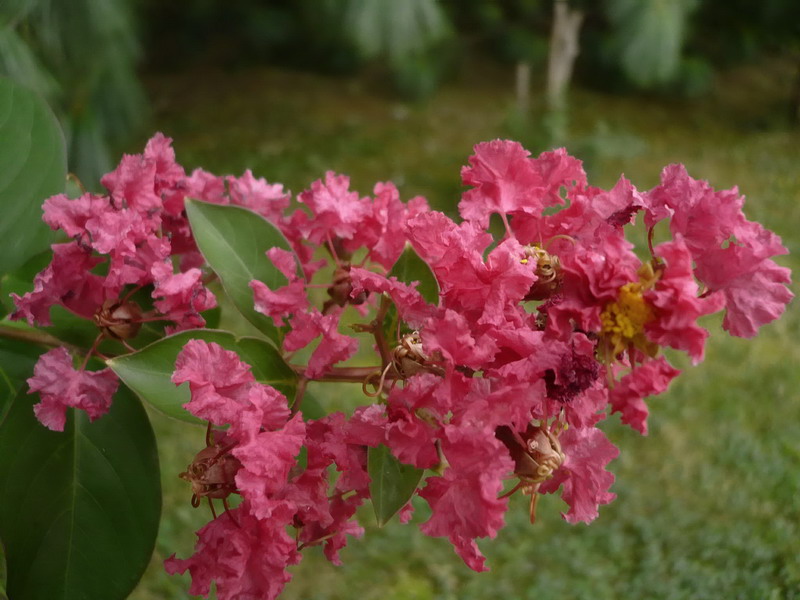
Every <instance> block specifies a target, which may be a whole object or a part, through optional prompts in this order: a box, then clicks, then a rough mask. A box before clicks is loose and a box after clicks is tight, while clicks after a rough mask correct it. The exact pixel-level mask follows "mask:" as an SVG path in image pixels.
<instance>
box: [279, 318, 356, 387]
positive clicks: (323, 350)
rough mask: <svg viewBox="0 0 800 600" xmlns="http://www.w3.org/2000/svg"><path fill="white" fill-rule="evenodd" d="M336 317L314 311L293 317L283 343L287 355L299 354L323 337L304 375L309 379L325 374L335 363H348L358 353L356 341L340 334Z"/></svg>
mask: <svg viewBox="0 0 800 600" xmlns="http://www.w3.org/2000/svg"><path fill="white" fill-rule="evenodd" d="M339 316H340V315H339V314H338V313H331V314H327V315H323V314H322V313H320V312H319V311H318V310H316V309H314V310H312V312H310V313H298V314H295V315H294V316H293V317H292V320H291V327H292V330H291V331H290V332H289V334H288V335H287V336H286V338H284V341H283V347H284V350H286V351H287V352H293V351H295V350H299V349H300V348H303V347H305V346H307V345H308V344H309V343H310V342H311V340H313V339H314V338H316V337H318V336H320V335H321V336H322V339H321V340H320V342H319V345H318V346H317V347H316V348H315V349H314V352H313V353H312V354H311V358H310V359H309V361H308V367H307V369H306V374H307V375H308V377H309V378H311V379H314V378H315V377H320V376H321V375H323V374H325V373H326V372H327V371H328V369H330V368H331V366H333V365H334V364H335V363H337V362H341V361H343V360H347V359H348V358H350V357H351V356H353V354H355V352H356V350H358V340H356V339H355V338H351V337H349V336H346V335H343V334H341V333H339V331H338V327H339Z"/></svg>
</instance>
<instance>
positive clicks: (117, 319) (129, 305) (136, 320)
mask: <svg viewBox="0 0 800 600" xmlns="http://www.w3.org/2000/svg"><path fill="white" fill-rule="evenodd" d="M141 320H142V309H140V308H139V305H138V304H136V303H135V302H133V301H132V300H126V301H124V302H121V301H120V300H117V299H109V300H106V301H105V302H103V306H101V307H100V308H98V309H97V311H96V312H95V313H94V323H95V325H97V326H98V327H99V328H100V330H101V331H102V332H103V333H104V334H105V335H106V336H108V337H110V338H114V339H115V340H129V339H131V338H133V337H136V335H137V334H138V333H139V329H141V327H142V322H141Z"/></svg>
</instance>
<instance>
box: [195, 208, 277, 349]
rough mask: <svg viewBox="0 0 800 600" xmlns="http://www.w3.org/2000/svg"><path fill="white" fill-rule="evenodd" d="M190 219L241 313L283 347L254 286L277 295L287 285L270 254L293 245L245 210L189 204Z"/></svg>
mask: <svg viewBox="0 0 800 600" xmlns="http://www.w3.org/2000/svg"><path fill="white" fill-rule="evenodd" d="M186 214H187V215H188V217H189V223H190V225H191V227H192V234H193V235H194V239H195V241H196V242H197V246H198V248H200V252H202V254H203V257H205V259H206V261H207V262H208V264H209V265H211V268H212V269H214V271H215V272H216V273H217V275H219V278H220V280H221V281H222V286H223V287H224V288H225V292H226V293H227V294H228V296H230V298H231V300H233V303H234V304H235V305H236V308H237V309H238V310H239V312H241V313H242V314H243V315H244V316H245V317H247V320H248V321H250V322H251V323H252V324H253V325H255V326H256V327H257V328H258V329H259V330H260V331H261V332H262V333H264V334H265V335H266V336H267V337H269V338H270V339H271V340H272V341H273V342H275V343H276V344H280V337H281V336H280V332H279V331H278V329H277V328H276V327H275V324H274V323H273V321H272V319H271V318H270V317H267V316H266V315H262V314H261V313H259V312H257V311H256V309H255V308H254V301H253V290H252V289H250V282H251V281H252V280H254V279H257V280H259V281H262V282H263V283H264V284H265V285H267V286H268V287H269V288H270V289H272V290H274V289H277V288H279V287H281V286H284V285H286V284H287V283H288V282H287V280H286V277H284V276H283V274H282V273H281V272H280V271H279V270H278V269H277V268H276V267H275V265H273V264H272V261H271V260H269V259H268V258H267V256H266V254H265V252H266V251H267V250H269V249H270V248H276V247H277V248H283V249H284V250H289V251H291V246H290V245H289V242H288V241H287V240H286V238H285V237H283V234H282V233H281V232H280V230H279V229H278V228H277V227H275V226H274V225H273V224H272V223H270V222H269V221H267V220H266V219H264V218H263V217H261V216H260V215H257V214H256V213H254V212H252V211H250V210H248V209H246V208H242V207H240V206H230V205H220V204H208V203H206V202H198V201H197V200H187V201H186Z"/></svg>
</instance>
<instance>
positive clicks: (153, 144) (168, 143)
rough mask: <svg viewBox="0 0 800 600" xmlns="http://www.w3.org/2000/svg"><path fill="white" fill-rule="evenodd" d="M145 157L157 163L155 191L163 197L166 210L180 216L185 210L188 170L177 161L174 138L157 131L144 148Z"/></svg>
mask: <svg viewBox="0 0 800 600" xmlns="http://www.w3.org/2000/svg"><path fill="white" fill-rule="evenodd" d="M144 158H145V159H146V160H149V161H151V162H153V163H154V164H155V167H156V172H155V193H156V194H157V195H158V196H160V197H161V200H162V203H163V208H164V210H165V211H166V212H167V213H168V214H170V215H172V216H178V215H180V214H181V211H183V208H184V206H183V198H184V194H183V185H182V184H183V179H184V178H185V176H186V172H185V171H184V170H183V167H182V166H180V165H179V164H178V163H177V162H175V150H173V149H172V139H171V138H168V137H166V136H165V135H164V134H162V133H160V132H159V133H156V134H155V135H154V136H153V137H152V138H150V140H148V142H147V145H146V146H145V148H144Z"/></svg>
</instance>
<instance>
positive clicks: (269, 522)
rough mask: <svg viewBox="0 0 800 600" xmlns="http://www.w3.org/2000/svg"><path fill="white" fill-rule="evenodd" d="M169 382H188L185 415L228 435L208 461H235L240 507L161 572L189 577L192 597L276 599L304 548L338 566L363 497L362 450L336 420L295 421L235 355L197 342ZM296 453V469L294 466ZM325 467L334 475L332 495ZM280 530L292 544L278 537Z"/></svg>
mask: <svg viewBox="0 0 800 600" xmlns="http://www.w3.org/2000/svg"><path fill="white" fill-rule="evenodd" d="M172 379H173V381H174V382H175V383H176V384H180V383H183V382H187V381H188V382H189V387H190V390H191V393H192V399H191V401H190V402H189V403H188V404H186V409H187V410H188V411H189V412H191V413H192V414H194V415H195V416H197V417H200V418H201V419H205V420H207V421H208V422H209V423H210V424H212V425H215V426H220V427H221V426H228V428H227V429H226V430H225V432H224V434H221V435H220V437H221V439H220V440H219V441H218V442H217V444H218V446H219V447H220V450H219V456H218V457H217V460H219V459H220V458H222V457H223V456H225V455H227V454H228V453H229V454H230V455H231V456H233V457H234V458H235V459H236V460H238V465H237V466H238V470H237V471H236V472H235V476H234V482H235V485H236V487H237V490H238V493H239V494H241V496H242V497H243V501H242V502H241V504H239V506H237V507H236V508H234V509H230V510H228V511H227V512H226V514H223V515H220V516H219V517H217V518H216V519H214V520H213V521H211V522H210V523H209V524H208V525H206V526H205V527H204V528H203V529H201V530H200V531H199V532H198V538H199V540H198V546H197V552H196V553H195V555H194V556H193V557H191V558H189V559H187V560H180V559H176V558H174V557H172V558H170V559H168V560H167V562H166V568H167V571H168V572H170V573H176V572H184V571H185V570H187V569H188V570H189V571H190V573H191V574H192V587H191V589H190V593H192V594H201V595H207V594H208V592H209V589H210V584H211V581H212V580H214V581H216V585H217V597H218V598H220V600H227V599H233V598H274V597H275V596H277V595H278V593H280V591H281V589H283V586H284V584H285V583H286V582H287V581H288V580H289V578H290V575H289V574H288V573H287V572H286V570H285V569H286V567H287V566H288V565H291V564H296V563H297V562H299V560H300V554H299V552H298V549H299V548H301V547H303V546H308V545H313V544H324V549H325V554H326V556H327V557H328V558H329V559H330V560H331V561H333V562H334V563H337V564H338V563H339V557H338V552H339V549H340V548H342V547H343V546H344V545H345V535H347V534H349V535H361V533H362V529H361V528H360V527H359V526H358V525H357V524H355V523H353V522H351V521H350V519H351V517H352V516H353V513H354V512H355V510H356V508H358V506H359V505H360V504H361V503H362V502H363V501H364V499H365V498H367V497H368V496H369V489H368V488H369V476H368V475H367V472H366V451H365V449H364V447H363V446H359V445H356V444H348V443H347V441H346V439H345V437H344V436H342V434H341V430H342V426H343V425H344V416H343V415H342V414H341V413H338V414H332V415H329V416H328V417H325V418H324V419H321V420H319V421H315V422H308V423H306V422H304V421H303V418H302V414H301V413H299V412H298V413H295V414H294V415H291V414H290V411H289V407H288V403H287V400H286V397H285V396H284V395H283V394H281V393H279V392H278V391H276V390H275V389H274V388H272V387H270V386H267V385H262V384H259V383H257V382H256V381H255V378H254V377H253V374H252V373H251V372H250V370H249V367H248V366H247V365H245V364H243V363H242V362H241V361H240V360H239V357H238V356H237V355H236V353H234V352H229V351H227V350H224V349H222V348H221V347H220V346H218V345H217V344H209V343H206V342H203V341H199V340H192V341H190V342H189V343H188V344H186V346H185V348H184V349H183V351H182V352H181V354H180V355H179V357H178V360H177V363H176V365H175V373H174V375H173V378H172ZM218 435H219V434H218ZM303 447H305V449H306V454H305V462H306V464H305V468H302V469H301V468H300V466H299V464H298V463H297V461H296V460H295V457H296V456H297V455H298V454H299V453H300V449H301V448H303ZM331 465H335V466H336V468H337V469H338V470H339V471H341V472H342V475H341V476H340V477H339V478H338V480H337V481H336V483H335V485H334V489H333V493H332V494H331V493H330V492H329V490H328V487H329V485H328V482H329V474H328V468H329V467H330V466H331ZM289 526H292V527H295V528H296V530H297V536H296V537H290V536H289V535H288V534H287V531H286V529H287V527H289Z"/></svg>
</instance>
